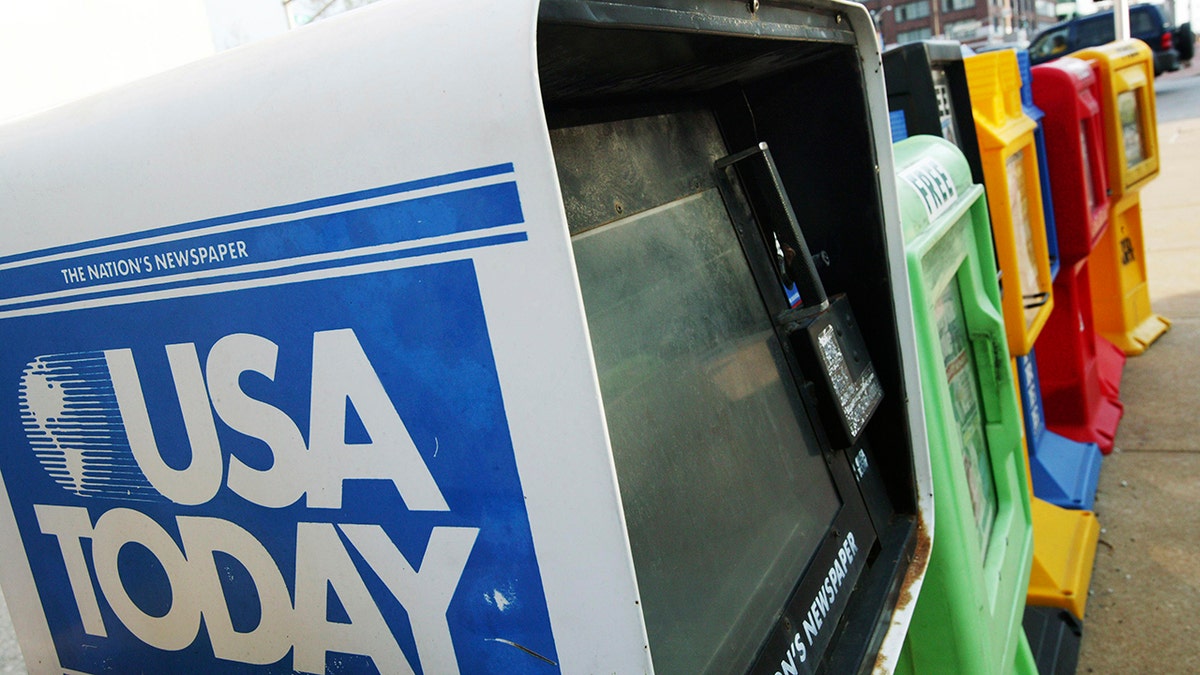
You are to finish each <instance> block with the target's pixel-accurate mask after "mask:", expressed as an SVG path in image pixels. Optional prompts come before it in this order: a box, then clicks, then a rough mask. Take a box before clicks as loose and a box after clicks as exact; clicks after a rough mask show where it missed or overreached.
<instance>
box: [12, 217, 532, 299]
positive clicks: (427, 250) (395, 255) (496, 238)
mask: <svg viewBox="0 0 1200 675" xmlns="http://www.w3.org/2000/svg"><path fill="white" fill-rule="evenodd" d="M528 238H529V235H528V234H527V233H525V232H514V233H511V234H499V235H493V236H487V237H480V238H478V239H469V240H465V241H455V242H449V243H444V244H430V245H427V246H417V247H414V248H410V249H405V250H403V251H388V252H385V253H376V254H372V255H363V256H354V257H349V258H339V259H337V260H325V261H321V262H316V263H309V264H304V265H294V266H292V267H288V268H286V269H277V270H265V271H258V272H243V273H237V272H234V273H232V274H226V275H221V276H218V277H208V278H204V279H186V280H182V281H176V282H168V283H162V284H153V285H149V286H139V287H137V288H125V289H118V290H113V291H100V292H96V293H84V294H80V295H74V296H71V297H70V298H65V299H64V298H55V299H52V300H42V301H34V302H22V303H15V304H8V305H0V311H17V310H24V309H34V308H38V307H47V306H53V305H61V304H64V303H66V302H80V301H86V300H95V299H104V298H118V297H123V296H129V295H141V294H144V293H153V292H155V291H162V290H170V289H176V288H192V287H197V286H211V285H215V284H221V283H226V282H231V281H247V280H254V279H269V278H272V277H278V276H283V275H291V274H298V273H303V272H311V271H319V270H326V269H333V268H338V267H347V266H350V265H362V264H369V263H374V262H382V261H387V260H400V259H404V258H416V257H420V256H426V255H434V254H437V253H448V252H452V251H465V250H469V249H473V248H485V247H488V246H500V245H503V244H511V243H516V242H522V241H526V240H528Z"/></svg>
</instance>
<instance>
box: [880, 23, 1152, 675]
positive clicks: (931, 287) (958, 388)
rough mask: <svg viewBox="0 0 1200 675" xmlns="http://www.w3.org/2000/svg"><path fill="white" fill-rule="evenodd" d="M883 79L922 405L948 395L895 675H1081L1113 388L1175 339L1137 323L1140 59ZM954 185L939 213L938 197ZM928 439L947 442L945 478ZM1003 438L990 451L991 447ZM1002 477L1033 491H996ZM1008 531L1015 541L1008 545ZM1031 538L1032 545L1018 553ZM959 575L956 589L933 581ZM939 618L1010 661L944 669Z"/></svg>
mask: <svg viewBox="0 0 1200 675" xmlns="http://www.w3.org/2000/svg"><path fill="white" fill-rule="evenodd" d="M883 62H884V67H885V72H886V82H887V88H888V94H889V105H890V107H891V109H892V115H893V119H892V123H891V129H892V133H893V138H895V139H897V141H898V142H897V145H896V149H895V152H896V159H897V171H898V176H899V183H900V185H901V206H902V219H903V222H904V227H905V236H906V240H907V241H908V255H909V261H908V262H909V274H910V277H911V278H912V280H913V281H912V283H913V295H914V303H915V305H914V307H915V311H916V315H917V318H918V327H920V324H921V323H922V315H927V317H926V318H925V319H924V322H925V323H926V324H927V325H928V326H929V327H930V328H929V329H928V330H929V332H928V335H929V339H930V340H931V341H937V344H935V345H931V346H928V347H924V346H923V347H922V354H929V355H931V356H930V357H929V358H928V359H927V360H926V361H923V363H922V367H923V368H926V369H929V370H930V371H931V372H930V374H929V375H928V376H927V377H926V376H924V373H923V378H922V383H923V385H924V384H925V383H926V382H930V381H934V379H935V378H936V377H937V376H940V377H941V379H943V380H944V381H946V382H948V383H949V386H948V387H947V388H946V390H945V392H944V393H945V394H946V395H947V396H945V398H944V399H943V400H942V401H936V400H934V401H931V400H930V391H929V390H928V389H926V391H925V397H926V420H927V423H928V425H929V430H930V432H929V433H930V439H931V445H930V448H931V457H932V458H933V461H932V464H933V469H934V471H933V478H934V488H935V509H936V511H937V523H938V526H937V528H936V533H935V542H936V543H935V545H934V548H933V558H932V560H931V562H930V566H929V570H928V572H927V575H926V580H925V588H924V590H923V593H922V596H921V598H920V599H919V600H918V603H917V611H916V614H915V616H914V619H913V626H912V629H910V632H909V642H908V643H907V646H908V653H909V654H911V655H912V660H911V664H910V665H909V666H908V669H909V671H910V672H925V671H926V668H927V667H930V666H929V664H933V666H932V670H930V671H929V672H1001V671H1003V672H1011V671H1013V670H1014V669H1015V670H1016V671H1019V672H1039V671H1040V672H1043V673H1046V672H1074V668H1075V663H1076V659H1077V650H1078V646H1079V638H1080V633H1081V619H1082V617H1083V615H1084V610H1085V605H1086V600H1087V595H1088V584H1089V581H1090V577H1091V566H1092V562H1093V559H1094V555H1095V548H1096V544H1097V540H1098V537H1099V526H1098V523H1097V521H1096V519H1095V517H1094V515H1093V514H1092V513H1090V512H1089V511H1088V509H1090V508H1091V506H1092V503H1093V501H1094V499H1095V493H1096V484H1097V480H1098V478H1099V472H1100V460H1101V456H1102V454H1107V453H1109V452H1111V451H1112V449H1113V438H1114V436H1115V433H1116V428H1117V424H1118V422H1119V421H1120V417H1121V412H1122V405H1121V402H1120V400H1119V388H1120V379H1121V369H1122V367H1123V365H1124V361H1125V357H1126V355H1127V354H1129V355H1133V354H1138V353H1141V352H1142V351H1144V350H1145V349H1146V348H1147V347H1148V346H1149V345H1150V344H1151V343H1152V342H1153V341H1154V340H1155V339H1156V338H1157V337H1158V336H1159V335H1161V334H1162V333H1163V332H1165V331H1166V330H1167V328H1168V327H1169V325H1170V324H1169V322H1168V321H1167V320H1166V319H1163V318H1162V317H1160V316H1158V315H1155V314H1154V313H1153V312H1151V310H1150V304H1149V295H1148V291H1147V288H1146V268H1145V261H1144V256H1143V243H1142V229H1141V207H1140V202H1139V196H1138V192H1139V190H1140V188H1141V187H1142V186H1143V185H1145V184H1146V182H1147V181H1148V180H1150V179H1151V178H1153V177H1154V176H1155V175H1156V174H1157V173H1158V151H1157V132H1156V127H1155V110H1154V92H1153V65H1152V64H1153V62H1152V60H1151V55H1150V50H1149V49H1148V48H1147V47H1146V46H1145V45H1144V44H1142V43H1141V42H1138V41H1127V42H1118V43H1113V44H1109V45H1105V46H1102V47H1098V48H1095V49H1092V50H1087V51H1084V52H1080V53H1077V54H1074V55H1072V56H1071V57H1066V58H1062V59H1059V60H1057V61H1055V62H1052V63H1048V64H1044V65H1040V66H1037V67H1034V68H1032V69H1030V67H1029V64H1028V57H1027V55H1026V54H1024V53H1021V52H1017V51H1013V50H1008V51H999V52H989V53H984V54H978V55H970V56H966V57H964V56H963V55H962V51H961V49H960V48H959V46H958V45H957V44H955V43H946V42H927V43H917V44H911V45H906V46H902V47H898V48H895V49H893V50H890V51H889V52H888V53H885V54H884V56H883ZM910 133H911V134H929V135H930V136H920V135H915V136H913V137H912V138H907V139H906V138H905V137H906V136H908V135H909V134H910ZM931 136H936V137H938V138H937V139H934V138H931ZM943 139H944V140H943ZM938 154H943V155H945V156H946V159H939V160H934V159H933V158H934V157H935V156H937V155H938ZM951 156H952V157H953V158H954V159H953V160H950V159H949V157H951ZM946 166H954V168H953V169H944V168H943V167H946ZM939 174H945V177H941V178H939V176H938V175H939ZM950 183H953V184H954V186H955V187H954V188H953V189H952V190H950V191H949V193H950V194H949V197H950V198H949V199H946V198H944V197H945V196H946V191H945V190H942V191H940V192H939V190H938V189H937V187H938V186H939V185H942V184H950ZM905 184H907V185H908V186H911V188H912V190H911V191H907V190H906V189H905V187H904V186H905ZM971 188H974V190H975V191H974V192H970V191H969V190H970V189H971ZM984 188H986V194H985V190H984ZM906 193H907V196H908V199H909V201H911V205H908V206H907V208H906V203H905V197H906ZM963 200H965V201H966V202H968V203H970V204H971V205H970V206H969V205H968V204H966V203H964V204H960V203H959V202H961V201H963ZM949 204H954V205H956V208H951V207H950V206H949ZM972 259H973V260H972ZM933 327H936V332H934V330H933ZM920 335H921V333H920V330H919V328H918V336H920ZM1035 351H1036V353H1037V354H1041V355H1042V356H1043V357H1044V360H1043V361H1042V363H1041V364H1040V367H1039V363H1038V360H1037V357H1036V355H1035ZM1010 356H1011V358H1012V360H1011V366H1010V367H1006V366H1008V364H1009V363H1010V361H1009V358H1010ZM939 368H943V369H944V370H938V369H939ZM1014 385H1015V386H1014ZM1000 394H1003V396H1004V398H1005V399H1006V400H1005V401H1003V402H999V401H995V400H992V401H989V396H992V395H997V396H999V395H1000ZM935 420H940V421H941V423H942V424H945V425H947V426H948V428H947V430H946V431H945V432H944V434H945V437H946V438H950V439H953V440H960V439H961V448H962V455H961V456H960V455H959V454H958V453H956V452H953V451H949V452H947V453H946V456H945V457H941V458H940V461H941V466H939V457H938V455H939V450H938V444H937V443H935V442H934V440H933V439H934V438H935V432H934V428H935V425H936V424H937V422H935ZM1001 429H1003V430H1005V431H1007V432H1008V433H1009V434H1011V435H1010V436H1009V437H1008V438H1007V439H1005V440H1004V441H1001V440H1000V439H999V438H998V437H994V436H991V435H989V434H999V433H1001ZM1022 431H1023V433H1022ZM953 445H955V443H953V442H950V443H948V444H947V446H948V447H953ZM997 453H1000V454H1002V455H1005V456H1010V459H1008V460H1007V463H1002V462H997ZM1022 465H1024V466H1022ZM1012 467H1016V469H1017V470H1016V471H1015V473H1016V475H1021V474H1020V471H1019V470H1020V469H1022V468H1025V469H1027V470H1028V481H1027V482H1019V481H1018V482H1017V484H1016V485H1009V484H1006V483H1007V481H1005V480H1004V478H1005V474H1006V472H1007V473H1009V474H1012V473H1014V469H1013V468H1012ZM939 469H940V471H939ZM959 482H961V483H964V484H965V485H964V486H963V487H959V488H955V487H954V486H955V484H956V483H959ZM955 489H957V490H958V492H959V493H960V495H959V501H958V502H956V501H954V500H953V499H952V498H951V495H952V494H953V491H954V490H955ZM1006 502H1009V503H1010V504H1011V506H1006ZM1009 509H1011V513H1012V514H1015V515H1014V516H1012V517H1014V518H1016V519H1017V520H1019V521H1021V525H1023V526H1024V527H1025V528H1026V529H1024V530H1020V529H1017V530H1011V531H1008V530H1005V529H1004V527H1012V525H1010V524H1009V521H1007V520H1006V519H1005V514H1006V511H1008V510H1009ZM963 512H965V513H966V515H964V513H963ZM971 514H973V515H974V518H973V519H972V518H971V517H970V515H971ZM951 523H952V524H951ZM1030 525H1031V526H1032V538H1031V539H1030V538H1029V537H1028V536H1027V538H1026V539H1024V540H1022V539H1019V538H1017V537H1015V536H1013V535H1014V532H1024V533H1025V534H1026V535H1029V532H1030V531H1029V529H1028V528H1029V527H1030ZM1002 526H1003V527H1002ZM997 529H999V532H998V531H997ZM950 537H953V541H955V542H956V543H955V545H953V546H945V547H943V546H942V545H943V544H945V543H946V542H947V539H948V538H950ZM1021 541H1023V542H1025V544H1026V545H1027V548H1025V549H1024V550H1023V551H1022V553H1023V554H1024V556H1025V557H1024V558H1022V560H1023V561H1024V567H1022V566H1020V565H1019V564H1016V563H1014V564H1013V565H1012V566H1009V564H1008V563H1007V562H1005V561H1003V558H1001V557H1000V556H1001V555H1004V554H1007V553H1008V548H1010V547H1012V546H1013V545H1014V542H1021ZM997 545H998V548H993V547H994V546H997ZM977 551H982V554H981V555H982V558H978V557H977V556H976V552H977ZM1030 554H1032V555H1030ZM980 569H982V570H984V574H983V576H982V578H979V579H976V578H975V576H976V572H975V571H976V570H980ZM962 570H970V572H969V573H967V574H968V576H970V577H971V580H970V582H969V583H964V581H963V580H961V579H956V580H941V579H939V577H940V576H942V575H946V576H955V575H960V574H963V572H962ZM1017 570H1023V571H1027V574H1026V576H1021V577H1019V578H1017V579H1016V581H1015V582H1014V574H1013V573H1014V572H1015V571H1017ZM1005 584H1010V585H1005ZM998 598H1004V599H1008V600H1011V603H1007V604H1006V603H1004V602H999V603H998V602H996V600H997V599H998ZM1026 603H1028V605H1026ZM980 608H987V609H985V610H982V611H981V610H980ZM1022 608H1024V609H1025V611H1024V613H1023V614H1022V612H1021V609H1022ZM956 609H957V611H958V612H959V613H961V614H966V615H968V616H970V617H971V618H972V619H973V620H974V621H976V622H979V623H975V624H973V623H972V621H970V620H964V619H960V618H959V617H957V616H954V613H955V611H956ZM926 612H928V614H929V616H928V618H925V613H926ZM948 615H949V616H953V617H954V618H952V619H951V621H950V623H951V624H952V625H956V626H959V625H961V626H964V632H963V635H964V636H968V635H1009V636H1011V637H1012V639H1013V640H1014V641H1016V642H1018V643H1019V644H1018V645H1017V646H1016V655H1015V661H1014V658H1013V655H1012V654H1013V652H1012V650H1013V646H1012V645H1007V647H1008V649H1009V650H1010V651H1009V652H1003V651H1001V647H1002V646H1005V645H1002V644H993V645H987V644H986V639H985V640H983V642H984V644H985V647H987V648H985V649H984V651H983V652H982V654H983V656H982V658H983V659H985V660H986V661H987V663H989V664H991V665H990V666H988V667H984V668H980V667H979V666H978V665H977V663H976V662H975V659H977V658H979V654H980V652H969V651H968V650H967V649H963V650H958V649H947V647H946V641H945V640H944V638H943V632H944V630H945V623H946V620H945V617H946V616H948ZM922 621H924V623H922ZM989 622H990V623H989ZM1022 623H1023V624H1024V626H1023V627H1024V631H1022ZM1026 633H1027V635H1026ZM956 634H957V631H956ZM963 640H964V643H965V644H970V645H973V646H974V645H975V644H977V643H978V642H979V641H980V640H979V638H975V640H974V642H973V641H972V640H971V639H970V638H966V637H964V638H963ZM951 642H953V641H951ZM1029 643H1032V645H1030V644H1029ZM996 664H1003V665H996ZM994 668H995V669H994ZM997 669H998V670H997Z"/></svg>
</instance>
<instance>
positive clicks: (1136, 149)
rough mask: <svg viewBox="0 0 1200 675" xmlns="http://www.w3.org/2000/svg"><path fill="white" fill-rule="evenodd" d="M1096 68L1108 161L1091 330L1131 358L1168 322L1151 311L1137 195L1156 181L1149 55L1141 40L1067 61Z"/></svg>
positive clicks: (1155, 132)
mask: <svg viewBox="0 0 1200 675" xmlns="http://www.w3.org/2000/svg"><path fill="white" fill-rule="evenodd" d="M1073 56H1075V57H1076V58H1080V59H1088V60H1092V61H1095V63H1096V64H1097V68H1098V74H1099V78H1100V107H1101V109H1102V113H1101V115H1102V117H1103V119H1104V139H1105V143H1106V145H1107V151H1108V152H1107V156H1108V187H1109V190H1111V192H1112V196H1111V199H1110V200H1109V217H1108V230H1107V231H1106V232H1105V233H1104V234H1103V235H1102V236H1101V237H1100V240H1099V242H1097V244H1096V247H1095V249H1094V250H1093V251H1092V254H1091V281H1092V307H1093V309H1094V310H1095V319H1096V330H1097V331H1098V332H1099V333H1100V334H1101V335H1103V336H1104V337H1105V338H1107V339H1108V340H1109V341H1110V342H1112V343H1113V344H1115V345H1116V346H1117V347H1119V348H1120V349H1121V350H1122V351H1124V352H1125V354H1127V355H1129V356H1135V355H1137V354H1141V353H1142V352H1144V351H1146V349H1147V348H1148V347H1149V346H1150V345H1151V344H1152V343H1153V342H1154V341H1155V340H1157V339H1158V337H1159V336H1161V335H1162V334H1163V333H1165V332H1167V329H1169V328H1170V327H1171V322H1170V321H1168V320H1167V319H1165V318H1164V317H1162V316H1160V315H1158V314H1155V313H1154V311H1153V310H1152V309H1151V308H1150V287H1149V281H1148V273H1147V269H1146V251H1145V239H1144V237H1145V234H1144V232H1143V228H1142V199H1141V189H1142V187H1143V186H1145V185H1146V184H1147V183H1148V182H1149V181H1150V180H1152V179H1153V178H1154V177H1155V176H1157V175H1158V157H1159V155H1158V117H1157V113H1156V111H1155V100H1154V65H1153V54H1152V52H1151V51H1150V47H1148V46H1147V45H1146V44H1145V43H1143V42H1141V41H1140V40H1125V41H1118V42H1111V43H1109V44H1106V45H1102V46H1099V47H1091V48H1089V49H1084V50H1081V51H1079V52H1076V53H1075V54H1073Z"/></svg>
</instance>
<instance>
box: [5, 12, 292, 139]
mask: <svg viewBox="0 0 1200 675" xmlns="http://www.w3.org/2000/svg"><path fill="white" fill-rule="evenodd" d="M235 8H236V9H235ZM264 10H265V12H264ZM235 11H236V12H237V13H238V15H239V16H238V17H233V16H231V14H232V13H233V12H235ZM272 11H274V14H273V15H272ZM242 14H246V15H251V16H252V19H243V18H241V15H242ZM251 20H253V21H255V22H256V23H253V24H252V25H250V24H248V23H247V22H248V21H251ZM286 28H287V23H286V18H285V17H284V14H283V9H282V5H281V3H280V1H279V0H237V2H232V1H231V0H0V63H3V64H5V66H4V68H2V69H0V92H3V94H2V95H0V123H3V122H4V121H6V120H9V119H12V118H15V117H19V116H23V115H26V114H29V113H32V112H36V111H39V110H44V109H46V108H50V107H53V106H56V105H59V104H61V103H65V102H67V101H71V100H75V99H78V98H82V97H84V96H86V95H88V94H92V93H95V92H98V91H102V90H104V89H108V88H111V87H113V86H116V85H118V84H122V83H125V82H130V81H132V80H136V79H140V78H142V77H146V76H148V75H152V74H154V73H158V72H161V71H164V70H167V69H169V68H173V67H175V66H178V65H182V64H184V63H187V62H189V61H193V60H195V59H198V58H202V57H204V56H207V55H210V54H212V53H214V52H215V47H214V35H216V39H217V40H218V41H227V40H228V39H229V38H228V35H229V34H230V33H231V32H232V33H233V34H236V35H238V36H241V38H240V39H239V41H248V39H249V38H257V37H261V36H264V35H265V34H269V33H272V32H282V31H283V30H286ZM221 46H225V45H224V44H222V45H221Z"/></svg>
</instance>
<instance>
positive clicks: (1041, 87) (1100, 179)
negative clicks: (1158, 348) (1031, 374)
mask: <svg viewBox="0 0 1200 675" xmlns="http://www.w3.org/2000/svg"><path fill="white" fill-rule="evenodd" d="M1033 94H1034V99H1035V100H1036V101H1037V102H1038V104H1039V105H1040V106H1041V107H1042V109H1044V110H1045V111H1046V117H1045V125H1046V128H1047V130H1048V131H1049V144H1050V149H1051V152H1050V177H1051V180H1052V181H1053V184H1054V188H1053V189H1054V208H1055V211H1056V212H1057V215H1058V223H1059V225H1058V237H1059V242H1060V250H1061V252H1062V258H1063V271H1062V273H1061V274H1059V276H1058V277H1057V278H1056V279H1055V280H1054V311H1053V312H1051V314H1050V319H1049V320H1048V321H1047V322H1046V328H1045V329H1044V330H1043V331H1042V334H1041V335H1040V336H1039V337H1038V342H1037V349H1038V353H1039V354H1041V355H1042V357H1043V361H1042V363H1040V364H1039V366H1040V375H1041V383H1042V392H1043V394H1044V395H1045V403H1046V405H1045V410H1046V424H1047V425H1048V426H1049V427H1050V428H1051V429H1053V430H1055V431H1057V432H1058V433H1061V434H1063V435H1064V436H1067V437H1068V438H1074V439H1076V440H1081V441H1091V442H1094V443H1097V444H1099V446H1100V449H1101V451H1103V452H1104V453H1106V454H1107V453H1109V452H1112V448H1113V439H1114V438H1115V437H1116V433H1117V425H1118V424H1119V423H1120V421H1121V415H1122V413H1123V411H1124V407H1123V406H1122V404H1121V401H1120V399H1119V393H1120V386H1121V371H1122V369H1123V368H1124V365H1125V354H1124V352H1122V351H1121V350H1120V349H1118V348H1117V347H1116V346H1115V345H1113V344H1112V343H1111V342H1109V341H1108V340H1106V339H1104V338H1103V337H1101V336H1100V335H1098V334H1097V333H1096V328H1095V320H1094V318H1093V314H1092V288H1091V281H1090V280H1091V270H1090V264H1089V259H1090V255H1091V252H1092V250H1093V249H1094V248H1095V246H1096V244H1097V242H1098V241H1099V240H1100V238H1101V237H1102V236H1103V235H1104V233H1105V232H1106V228H1107V227H1108V208H1109V200H1108V176H1107V172H1108V167H1107V165H1106V163H1105V157H1106V153H1105V147H1104V135H1103V133H1104V132H1103V124H1102V120H1101V115H1100V83H1099V80H1098V79H1097V78H1096V76H1095V74H1094V72H1093V69H1092V67H1091V65H1089V64H1088V62H1086V61H1082V60H1080V59H1076V58H1074V57H1069V56H1068V57H1063V58H1061V59H1058V60H1056V61H1052V62H1050V63H1045V64H1042V65H1039V66H1037V67H1035V68H1033Z"/></svg>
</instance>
